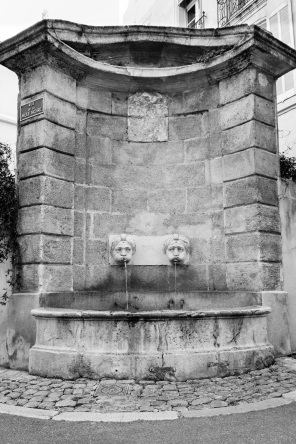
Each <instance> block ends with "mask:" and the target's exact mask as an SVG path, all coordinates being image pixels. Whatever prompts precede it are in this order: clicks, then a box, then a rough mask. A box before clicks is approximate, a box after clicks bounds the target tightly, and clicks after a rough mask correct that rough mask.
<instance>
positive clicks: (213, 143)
mask: <svg viewBox="0 0 296 444" xmlns="http://www.w3.org/2000/svg"><path fill="white" fill-rule="evenodd" d="M221 140H222V134H220V133H210V134H209V136H207V137H196V138H194V139H188V140H185V141H184V149H185V163H191V162H198V161H201V160H205V159H214V158H216V157H221V155H222V151H221Z"/></svg>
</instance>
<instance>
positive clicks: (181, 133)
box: [169, 112, 209, 140]
mask: <svg viewBox="0 0 296 444" xmlns="http://www.w3.org/2000/svg"><path fill="white" fill-rule="evenodd" d="M208 132H209V127H208V113H207V112H201V113H199V114H188V115H186V116H178V117H170V118H169V140H186V139H193V138H194V137H206V136H208Z"/></svg>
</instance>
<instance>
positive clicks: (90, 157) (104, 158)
mask: <svg viewBox="0 0 296 444" xmlns="http://www.w3.org/2000/svg"><path fill="white" fill-rule="evenodd" d="M114 143H116V142H114ZM118 143H120V142H118ZM86 148H87V161H88V162H90V163H98V164H101V165H104V164H110V163H112V150H111V140H110V139H108V138H107V137H92V136H87V138H86Z"/></svg>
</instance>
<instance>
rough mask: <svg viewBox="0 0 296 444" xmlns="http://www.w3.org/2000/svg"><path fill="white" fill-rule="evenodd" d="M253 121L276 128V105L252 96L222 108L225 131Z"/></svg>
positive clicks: (222, 122)
mask: <svg viewBox="0 0 296 444" xmlns="http://www.w3.org/2000/svg"><path fill="white" fill-rule="evenodd" d="M253 119H255V120H258V121H260V122H263V123H266V124H268V125H271V126H275V110H274V104H273V103H272V102H271V101H269V100H266V99H263V98H262V97H259V96H256V95H255V94H250V95H248V96H246V97H243V98H242V99H239V100H236V101H235V102H231V103H229V104H227V105H225V106H223V108H221V127H222V129H224V130H225V129H227V128H232V127H235V126H237V125H241V124H242V123H245V122H248V121H249V120H253Z"/></svg>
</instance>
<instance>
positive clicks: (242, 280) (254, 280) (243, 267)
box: [226, 262, 282, 291]
mask: <svg viewBox="0 0 296 444" xmlns="http://www.w3.org/2000/svg"><path fill="white" fill-rule="evenodd" d="M226 282H227V288H228V290H248V291H250V290H255V291H263V290H265V291H271V290H281V286H282V284H281V276H280V267H279V265H278V264H277V263H276V264H274V263H271V262H269V263H264V262H249V263H248V262H241V263H233V264H230V263H229V264H226Z"/></svg>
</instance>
